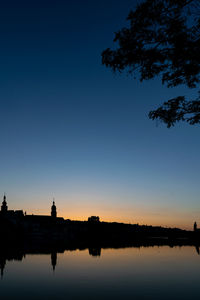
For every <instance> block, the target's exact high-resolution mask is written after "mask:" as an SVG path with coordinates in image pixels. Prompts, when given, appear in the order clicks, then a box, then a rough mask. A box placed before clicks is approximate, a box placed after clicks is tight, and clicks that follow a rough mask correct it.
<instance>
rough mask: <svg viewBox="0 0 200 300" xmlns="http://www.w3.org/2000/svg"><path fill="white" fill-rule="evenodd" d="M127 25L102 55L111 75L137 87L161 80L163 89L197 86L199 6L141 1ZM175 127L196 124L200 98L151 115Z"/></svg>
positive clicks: (174, 102)
mask: <svg viewBox="0 0 200 300" xmlns="http://www.w3.org/2000/svg"><path fill="white" fill-rule="evenodd" d="M127 20H128V21H129V23H130V25H129V27H128V28H122V29H121V30H120V31H118V32H116V33H115V38H114V42H115V43H116V44H117V46H116V48H115V49H114V50H112V49H110V48H108V49H106V50H104V51H103V52H102V63H103V64H104V65H105V66H106V67H110V68H111V69H112V70H113V71H119V72H122V71H124V70H125V69H126V70H127V71H128V73H130V74H133V75H134V77H137V76H139V79H140V81H143V80H148V79H152V78H154V77H156V76H157V75H160V77H161V80H162V84H166V85H167V87H175V86H178V85H181V84H183V85H186V86H187V87H189V88H197V87H198V84H199V82H200V1H199V0H145V1H143V2H142V3H140V4H139V5H137V7H136V9H135V10H134V11H131V12H130V13H129V15H128V18H127ZM149 117H150V119H153V120H154V119H159V120H161V121H163V122H164V123H166V124H167V127H171V126H173V125H174V124H175V123H176V122H177V121H186V122H188V123H189V124H191V125H193V124H196V123H200V93H198V95H197V97H196V98H195V99H186V97H185V96H179V97H176V98H173V99H170V100H168V101H166V102H164V103H163V105H162V106H161V107H159V108H157V109H156V110H154V111H151V112H150V113H149Z"/></svg>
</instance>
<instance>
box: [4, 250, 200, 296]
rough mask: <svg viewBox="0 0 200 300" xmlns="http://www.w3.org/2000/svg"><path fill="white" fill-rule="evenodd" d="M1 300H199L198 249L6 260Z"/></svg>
mask: <svg viewBox="0 0 200 300" xmlns="http://www.w3.org/2000/svg"><path fill="white" fill-rule="evenodd" d="M0 261H1V271H2V278H1V280H0V299H2V300H5V299H195V298H198V297H199V295H200V283H199V282H200V255H199V254H198V248H195V247H193V246H183V247H169V246H160V247H158V246H154V247H139V248H134V247H130V248H120V249H100V248H99V249H84V250H74V251H69V250H67V251H64V252H63V253H56V252H52V253H49V254H31V253H30V254H25V255H23V256H19V255H18V256H16V257H13V256H11V255H10V256H8V257H7V258H6V259H5V257H4V258H3V257H1V260H0Z"/></svg>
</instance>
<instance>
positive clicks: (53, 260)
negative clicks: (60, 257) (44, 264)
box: [51, 252, 57, 271]
mask: <svg viewBox="0 0 200 300" xmlns="http://www.w3.org/2000/svg"><path fill="white" fill-rule="evenodd" d="M56 264H57V252H52V253H51V265H52V267H53V271H55V269H56Z"/></svg>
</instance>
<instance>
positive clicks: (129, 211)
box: [8, 199, 198, 230]
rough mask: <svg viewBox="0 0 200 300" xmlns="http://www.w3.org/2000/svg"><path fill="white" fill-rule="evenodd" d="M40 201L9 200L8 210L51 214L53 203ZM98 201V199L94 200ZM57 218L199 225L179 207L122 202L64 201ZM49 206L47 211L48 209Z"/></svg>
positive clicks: (165, 224) (186, 225)
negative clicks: (92, 218) (94, 217)
mask: <svg viewBox="0 0 200 300" xmlns="http://www.w3.org/2000/svg"><path fill="white" fill-rule="evenodd" d="M39 200H40V201H38V200H37V202H36V201H30V202H29V203H27V201H25V200H21V199H16V200H15V201H16V202H13V201H11V200H9V201H8V208H9V209H14V210H18V209H23V211H24V212H25V211H26V213H27V214H35V215H50V213H51V205H52V203H51V201H49V200H44V199H39ZM95 200H96V199H95ZM56 206H57V216H58V217H63V218H64V219H70V220H80V221H87V219H88V217H89V216H92V215H96V216H99V217H100V220H101V221H105V222H119V223H129V224H139V225H152V226H162V227H177V228H181V229H186V230H193V224H194V221H197V224H198V212H197V213H196V214H194V213H193V212H192V211H190V210H188V209H185V211H184V210H182V211H181V212H180V211H179V209H178V208H174V207H172V208H170V207H164V206H163V207H161V206H160V207H157V206H156V205H155V204H154V205H150V204H149V205H148V206H147V205H142V204H140V205H139V204H138V203H135V204H134V205H133V204H129V205H124V206H123V205H121V204H119V203H117V204H115V203H111V202H108V201H107V203H106V202H105V201H101V202H100V201H97V200H96V201H95V202H92V201H89V200H88V201H85V199H82V201H80V200H79V201H78V200H77V199H74V201H73V202H68V203H66V201H64V200H60V201H56ZM47 207H48V209H47Z"/></svg>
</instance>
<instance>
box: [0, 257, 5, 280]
mask: <svg viewBox="0 0 200 300" xmlns="http://www.w3.org/2000/svg"><path fill="white" fill-rule="evenodd" d="M5 265H6V260H5V259H4V258H0V269H1V279H3V271H4V269H5Z"/></svg>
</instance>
